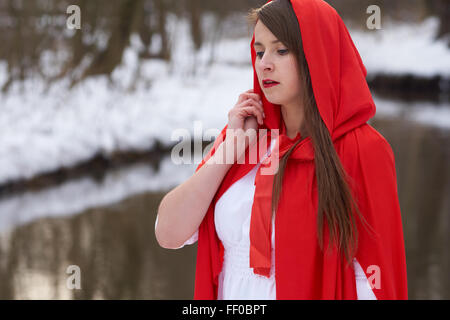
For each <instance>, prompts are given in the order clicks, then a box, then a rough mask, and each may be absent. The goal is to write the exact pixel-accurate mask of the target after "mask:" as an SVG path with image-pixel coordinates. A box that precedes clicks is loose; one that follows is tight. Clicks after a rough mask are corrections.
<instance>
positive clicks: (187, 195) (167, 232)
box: [155, 89, 264, 249]
mask: <svg viewBox="0 0 450 320" xmlns="http://www.w3.org/2000/svg"><path fill="white" fill-rule="evenodd" d="M263 118H264V110H263V106H262V102H261V98H260V96H259V95H258V94H256V93H254V92H253V89H250V90H247V91H246V92H244V93H242V94H240V95H239V98H238V101H237V103H236V105H235V106H234V107H233V108H232V109H231V110H230V111H229V112H228V124H227V126H226V127H225V128H226V129H227V131H228V130H229V129H230V130H231V132H230V134H229V135H224V136H225V139H224V140H223V142H222V143H220V140H217V141H216V143H218V144H219V145H218V146H217V148H216V146H215V145H214V147H213V149H212V150H215V152H214V154H213V155H212V156H211V157H210V158H209V159H208V160H207V161H206V162H205V163H204V164H203V165H202V166H201V167H200V169H198V170H197V171H196V172H195V173H194V174H193V175H192V177H190V178H189V179H188V180H187V181H186V182H184V183H182V184H181V185H179V186H178V187H176V188H175V189H173V190H171V191H170V192H169V193H168V194H167V195H165V196H164V198H163V199H162V201H161V203H160V205H159V208H158V224H157V226H156V230H155V235H156V240H157V241H158V243H159V245H160V246H161V247H163V248H167V249H177V248H179V247H180V246H181V245H183V244H184V243H185V242H186V241H187V239H189V238H190V237H191V236H192V235H193V234H194V232H195V231H196V230H197V229H198V227H199V226H200V224H201V222H202V221H203V218H204V216H205V214H206V212H207V211H208V208H209V206H210V204H211V201H212V200H213V198H214V195H215V194H216V192H217V190H218V188H219V186H220V184H221V183H222V180H223V178H224V177H225V174H226V173H227V172H228V170H229V169H230V168H231V166H232V165H233V163H234V162H235V161H236V159H240V157H241V156H242V155H243V154H244V151H245V150H246V148H247V146H248V145H249V144H250V143H252V142H251V140H252V139H251V138H250V140H249V139H246V133H247V132H248V130H249V129H253V130H256V129H257V128H258V123H259V124H260V125H262V124H263ZM225 128H224V130H225ZM241 130H242V131H241ZM242 132H245V133H242ZM223 133H224V131H223ZM235 133H236V134H235ZM255 138H256V135H255ZM253 140H254V139H253ZM216 143H215V144H216ZM241 146H245V147H243V148H242V147H241ZM211 152H212V151H211ZM205 159H206V158H205Z"/></svg>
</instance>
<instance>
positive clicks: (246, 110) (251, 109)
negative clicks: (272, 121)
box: [239, 106, 263, 125]
mask: <svg viewBox="0 0 450 320" xmlns="http://www.w3.org/2000/svg"><path fill="white" fill-rule="evenodd" d="M239 110H240V112H242V113H241V115H242V116H243V117H247V116H252V115H253V116H255V117H256V120H257V121H258V123H259V124H261V125H262V124H263V115H262V113H261V112H260V111H259V110H258V109H257V108H256V107H255V106H247V107H242V108H240V109H239Z"/></svg>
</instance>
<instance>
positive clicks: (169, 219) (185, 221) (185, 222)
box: [155, 142, 232, 249]
mask: <svg viewBox="0 0 450 320" xmlns="http://www.w3.org/2000/svg"><path fill="white" fill-rule="evenodd" d="M224 146H225V143H224V142H223V143H221V144H220V145H219V147H218V148H217V151H216V152H215V153H214V155H213V156H212V157H211V158H210V159H209V160H208V161H207V162H206V163H205V164H204V165H203V166H202V167H201V168H200V169H199V170H198V171H197V172H195V173H194V174H193V175H192V176H191V177H190V178H189V179H188V180H186V181H185V182H184V183H182V184H181V185H179V186H177V187H176V188H175V189H173V190H171V191H170V192H169V193H168V194H166V195H165V196H164V198H163V199H162V201H161V203H160V205H159V208H158V224H157V226H156V230H155V235H156V239H157V241H158V243H159V245H160V246H161V247H163V248H166V249H176V248H179V247H180V246H181V245H182V244H183V243H185V242H186V241H187V239H189V238H190V237H191V236H192V235H193V234H194V232H195V231H196V230H197V229H198V227H199V226H200V223H201V222H202V220H203V218H204V216H205V214H206V212H207V210H208V208H209V205H210V203H211V201H212V199H213V197H214V195H215V194H216V192H217V189H218V188H219V186H220V183H221V182H222V180H223V178H224V176H225V174H226V173H227V172H228V170H229V168H230V167H231V166H232V164H229V163H226V161H225V147H224Z"/></svg>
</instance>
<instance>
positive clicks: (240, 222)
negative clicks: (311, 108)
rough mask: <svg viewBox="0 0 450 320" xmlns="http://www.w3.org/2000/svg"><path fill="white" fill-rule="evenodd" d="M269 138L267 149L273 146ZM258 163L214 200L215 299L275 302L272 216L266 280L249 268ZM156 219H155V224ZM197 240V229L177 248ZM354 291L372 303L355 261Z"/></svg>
mask: <svg viewBox="0 0 450 320" xmlns="http://www.w3.org/2000/svg"><path fill="white" fill-rule="evenodd" d="M274 141H275V140H274V139H272V144H271V149H273V147H274ZM259 165H260V163H258V164H257V165H256V166H255V167H254V168H253V169H252V170H251V171H250V172H248V173H247V174H246V175H245V176H244V177H242V178H241V179H239V180H238V181H236V182H235V183H234V184H233V185H231V186H230V187H229V188H228V189H227V191H226V192H225V193H224V194H223V195H222V196H221V197H220V199H219V200H218V201H217V203H216V206H215V211H214V222H215V226H216V232H217V235H218V237H219V239H220V240H221V241H222V244H223V246H224V249H225V250H224V260H223V266H222V271H221V272H220V274H219V279H218V280H219V288H218V297H217V298H218V300H275V299H276V287H275V216H274V218H273V219H272V267H271V269H270V277H269V278H267V277H264V276H261V275H258V274H254V273H253V268H250V267H249V265H250V263H249V252H250V217H251V209H252V204H253V196H254V193H255V185H254V182H255V177H256V171H257V170H258V167H259ZM157 223H158V217H156V222H155V229H156V224H157ZM197 240H198V230H197V231H196V232H195V233H194V234H193V235H192V236H191V237H190V238H189V239H188V240H187V241H186V242H185V243H184V244H183V245H182V246H180V247H178V248H177V249H180V248H182V247H184V246H185V245H187V244H193V243H195V242H196V241H197ZM353 266H354V268H355V278H356V289H357V295H358V299H359V300H376V297H375V295H374V293H373V292H372V290H371V289H370V285H369V282H368V280H367V278H366V275H365V273H364V271H363V270H362V268H361V266H360V264H359V263H358V262H357V260H356V258H355V259H353Z"/></svg>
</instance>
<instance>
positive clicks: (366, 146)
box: [335, 123, 393, 154]
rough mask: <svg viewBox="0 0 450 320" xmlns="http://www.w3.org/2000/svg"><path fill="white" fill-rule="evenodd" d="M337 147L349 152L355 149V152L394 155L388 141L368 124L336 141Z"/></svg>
mask: <svg viewBox="0 0 450 320" xmlns="http://www.w3.org/2000/svg"><path fill="white" fill-rule="evenodd" d="M335 146H338V147H341V148H342V147H343V149H346V150H347V151H351V150H352V149H355V151H356V150H358V151H363V152H365V151H368V152H374V153H377V152H387V153H390V154H393V152H392V147H391V145H390V144H389V142H388V141H387V139H386V138H385V137H384V136H383V135H382V134H381V133H380V132H379V131H378V130H376V129H375V128H374V127H372V126H371V125H370V124H368V123H365V124H363V125H361V126H359V127H357V128H355V129H353V130H351V131H349V132H347V133H346V134H345V135H344V136H343V137H342V138H340V139H339V140H338V141H336V143H335Z"/></svg>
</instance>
